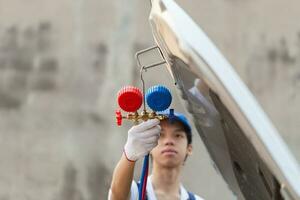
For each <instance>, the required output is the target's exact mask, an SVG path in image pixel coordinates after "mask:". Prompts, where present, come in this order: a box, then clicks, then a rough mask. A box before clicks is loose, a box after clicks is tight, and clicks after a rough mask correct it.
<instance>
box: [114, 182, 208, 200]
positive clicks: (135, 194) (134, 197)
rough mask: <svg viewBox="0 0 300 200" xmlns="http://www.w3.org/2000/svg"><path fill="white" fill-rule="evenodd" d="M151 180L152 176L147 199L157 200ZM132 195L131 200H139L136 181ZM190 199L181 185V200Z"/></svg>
mask: <svg viewBox="0 0 300 200" xmlns="http://www.w3.org/2000/svg"><path fill="white" fill-rule="evenodd" d="M151 180H152V178H151V176H149V177H148V181H147V187H146V191H147V197H148V200H157V199H156V196H155V193H154V189H153V186H152V181H151ZM110 193H111V191H110V190H109V194H108V199H109V200H110ZM130 194H131V195H130V200H138V198H139V189H138V186H137V184H136V182H135V181H132V184H131V189H130ZM194 195H195V198H196V200H204V199H203V198H201V197H199V196H198V195H196V194H194ZM188 198H189V194H188V192H187V190H186V189H185V188H184V187H183V186H182V185H180V200H188Z"/></svg>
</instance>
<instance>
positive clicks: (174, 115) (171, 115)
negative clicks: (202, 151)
mask: <svg viewBox="0 0 300 200" xmlns="http://www.w3.org/2000/svg"><path fill="white" fill-rule="evenodd" d="M157 114H162V115H166V116H167V117H168V119H169V121H170V122H171V123H172V122H174V121H178V122H180V123H181V124H182V125H183V127H184V130H185V133H186V136H187V140H188V144H191V143H192V128H191V125H190V123H189V121H188V120H187V118H186V117H185V116H184V115H183V114H182V113H178V112H174V110H173V109H167V110H165V111H162V112H157Z"/></svg>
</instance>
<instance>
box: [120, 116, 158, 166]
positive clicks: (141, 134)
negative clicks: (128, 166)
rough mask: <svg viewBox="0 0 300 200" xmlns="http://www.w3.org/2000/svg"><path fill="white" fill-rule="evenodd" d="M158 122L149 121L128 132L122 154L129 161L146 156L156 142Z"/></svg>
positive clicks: (156, 120) (155, 120)
mask: <svg viewBox="0 0 300 200" xmlns="http://www.w3.org/2000/svg"><path fill="white" fill-rule="evenodd" d="M159 123H160V121H159V120H158V119H151V120H148V121H145V122H142V123H140V124H139V125H136V126H133V127H132V128H131V129H130V130H129V131H128V137H127V142H126V144H125V146H124V153H125V156H126V158H127V160H129V161H133V162H134V161H136V160H138V159H140V158H142V157H143V156H145V155H147V154H148V153H149V152H150V151H151V150H152V149H153V148H154V147H155V146H156V145H157V142H158V138H159V135H160V130H161V128H160V126H159Z"/></svg>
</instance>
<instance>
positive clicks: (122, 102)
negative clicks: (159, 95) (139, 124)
mask: <svg viewBox="0 0 300 200" xmlns="http://www.w3.org/2000/svg"><path fill="white" fill-rule="evenodd" d="M117 100H118V104H119V106H120V108H121V109H122V110H124V111H126V112H136V111H137V110H138V109H139V108H140V107H141V105H142V103H143V95H142V92H141V91H140V89H139V88H137V87H133V86H125V87H123V88H122V89H121V90H120V91H119V92H118V95H117Z"/></svg>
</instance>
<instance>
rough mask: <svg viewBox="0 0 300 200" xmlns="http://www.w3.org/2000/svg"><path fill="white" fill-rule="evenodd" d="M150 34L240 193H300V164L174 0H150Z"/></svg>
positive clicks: (265, 199)
mask: <svg viewBox="0 0 300 200" xmlns="http://www.w3.org/2000/svg"><path fill="white" fill-rule="evenodd" d="M149 19H150V24H151V27H152V30H153V36H154V39H155V41H156V43H157V45H158V46H159V47H160V49H161V51H162V53H163V55H164V57H165V58H166V61H167V67H168V69H169V72H170V74H171V76H172V77H173V78H174V81H175V82H176V83H177V87H178V92H179V94H180V95H179V96H180V97H181V99H182V100H183V101H186V103H185V104H184V105H185V106H186V108H187V110H188V111H189V112H190V113H191V115H192V116H193V121H194V123H195V127H196V129H197V131H198V133H199V135H200V137H201V139H202V140H203V142H204V144H205V146H206V148H207V150H208V152H209V154H210V156H211V158H212V160H213V161H214V163H215V165H216V168H217V169H218V170H219V171H220V173H221V174H222V176H223V178H224V180H225V181H226V182H227V184H228V185H229V188H230V189H231V190H232V191H233V192H234V193H235V194H236V195H237V196H238V198H239V199H247V200H253V199H258V200H260V199H261V200H272V199H285V198H290V199H300V187H299V185H300V170H299V166H298V164H297V162H296V160H295V159H294V158H293V156H292V155H291V153H290V152H289V150H288V148H287V146H286V144H285V143H284V142H283V140H282V139H281V137H280V136H279V133H278V132H277V130H276V129H275V128H274V126H273V125H272V123H271V122H270V120H269V119H268V118H267V116H266V115H265V114H264V112H263V110H262V109H261V108H260V106H259V105H258V103H257V101H256V99H255V98H254V96H253V95H252V94H251V93H250V92H249V90H248V88H247V87H246V86H245V84H244V83H243V82H242V81H241V79H240V78H239V76H238V75H237V73H236V72H235V71H234V70H233V67H232V66H231V65H230V64H229V62H228V61H227V60H226V59H225V58H224V56H223V55H222V54H221V53H220V52H219V50H218V49H217V48H216V47H215V45H214V44H213V43H212V42H211V40H210V39H209V38H208V37H207V36H206V35H205V33H204V32H203V31H202V30H201V28H200V27H199V26H198V25H197V24H195V23H194V22H193V21H192V19H191V18H190V17H189V16H188V15H187V14H186V13H185V12H184V11H183V10H182V9H181V8H180V7H179V6H178V5H177V4H176V3H175V2H174V1H173V0H153V1H152V10H151V13H150V18H149Z"/></svg>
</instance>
